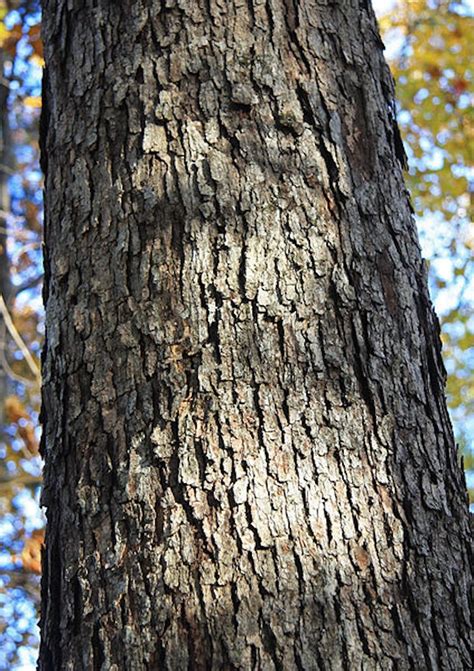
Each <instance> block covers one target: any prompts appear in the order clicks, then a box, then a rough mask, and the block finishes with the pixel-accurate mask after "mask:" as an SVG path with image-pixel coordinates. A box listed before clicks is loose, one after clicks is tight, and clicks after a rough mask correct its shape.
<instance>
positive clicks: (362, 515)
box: [39, 0, 470, 671]
mask: <svg viewBox="0 0 474 671" xmlns="http://www.w3.org/2000/svg"><path fill="white" fill-rule="evenodd" d="M44 39H45V45H46V59H47V80H46V85H45V88H46V91H45V100H46V102H45V104H46V106H47V107H46V109H47V112H46V113H45V117H44V123H43V126H44V133H43V139H42V144H43V156H44V158H45V159H47V178H46V275H47V282H46V299H47V302H46V306H47V309H46V311H47V345H46V348H45V355H44V375H45V382H44V400H43V423H44V437H43V454H44V457H45V460H46V474H45V488H44V502H45V504H46V505H47V510H48V513H47V514H48V531H47V541H46V553H45V560H44V577H43V613H42V623H41V627H42V647H41V653H40V663H39V668H40V669H43V670H44V671H46V670H48V671H49V670H50V669H74V670H76V669H102V670H106V669H110V670H113V669H114V670H119V669H132V670H137V671H141V670H145V669H170V670H181V669H186V668H189V669H242V670H246V669H278V670H285V671H286V670H288V669H328V670H332V669H334V670H335V669H348V670H351V671H352V670H353V669H384V670H385V669H463V668H468V666H469V660H470V649H469V608H468V603H467V597H468V585H469V580H470V563H469V556H470V555H469V552H470V546H469V528H468V522H469V518H468V509H467V503H466V490H465V482H464V479H463V475H462V473H461V469H460V467H459V464H458V461H457V456H456V449H455V445H454V441H453V436H452V431H451V425H450V421H449V418H448V415H447V411H446V404H445V399H444V392H443V388H444V369H443V364H442V362H441V358H440V342H439V334H438V324H437V321H436V318H435V316H434V314H433V311H432V308H431V304H430V300H429V297H428V293H427V285H426V277H425V270H424V267H423V262H422V259H421V255H420V249H419V245H418V242H417V235H416V230H415V225H414V222H413V218H412V215H411V211H410V204H409V200H408V195H407V193H406V190H405V187H404V183H403V177H402V170H401V164H402V163H403V162H404V160H405V158H404V154H403V149H402V148H401V147H402V145H401V141H400V138H399V135H398V130H397V127H396V123H395V120H394V103H393V85H392V80H391V77H390V74H389V72H388V69H387V66H386V65H385V62H384V60H383V55H382V44H381V41H380V38H379V36H378V32H377V27H376V22H375V18H374V15H373V12H372V9H371V7H370V5H369V4H368V3H367V2H366V1H364V0H360V1H357V0H353V1H352V2H346V3H334V4H331V3H328V4H325V3H322V2H319V3H317V2H314V1H313V0H307V1H306V2H303V1H296V0H294V1H292V0H286V1H284V0H267V1H266V2H264V1H262V0H260V1H258V0H247V1H246V2H245V1H243V0H242V1H239V0H228V1H227V2H225V3H222V2H218V1H217V0H167V1H166V2H158V1H152V0H149V1H148V2H143V1H137V2H133V3H132V2H125V1H124V2H121V3H110V2H105V1H100V0H99V2H94V3H78V2H70V3H65V2H64V1H63V0H46V1H45V3H44Z"/></svg>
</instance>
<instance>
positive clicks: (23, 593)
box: [0, 1, 43, 669]
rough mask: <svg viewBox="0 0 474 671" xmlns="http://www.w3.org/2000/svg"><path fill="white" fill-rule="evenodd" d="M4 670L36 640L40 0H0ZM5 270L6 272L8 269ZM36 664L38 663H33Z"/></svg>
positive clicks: (29, 657)
mask: <svg viewBox="0 0 474 671" xmlns="http://www.w3.org/2000/svg"><path fill="white" fill-rule="evenodd" d="M0 46H1V61H0V63H1V64H0V67H1V69H2V72H1V75H2V83H1V85H2V87H3V88H2V93H3V95H2V96H1V98H0V100H1V104H0V107H1V109H0V118H1V145H0V171H1V172H0V187H1V188H0V199H1V201H0V210H1V211H0V264H1V266H2V272H1V274H0V373H1V376H0V396H2V397H3V398H2V399H1V405H2V407H1V408H0V410H1V411H0V420H1V422H0V514H1V521H0V531H1V535H0V563H1V573H2V575H1V576H0V612H1V613H2V615H1V616H0V668H5V669H6V668H8V669H14V668H26V665H27V664H30V665H31V664H32V662H33V660H34V650H35V647H36V646H37V643H38V636H37V630H36V627H35V622H36V620H37V617H38V613H37V608H38V605H39V573H40V553H41V545H42V538H43V519H42V516H41V513H40V509H39V487H40V482H41V463H40V459H39V456H38V437H39V428H38V412H39V403H40V393H39V392H40V377H39V353H40V349H41V342H42V322H43V314H42V305H41V298H40V284H41V233H42V209H41V208H42V205H41V174H40V171H39V168H38V140H37V138H38V118H39V106H40V101H41V98H40V78H41V66H42V64H43V61H42V45H41V40H40V24H39V8H38V7H37V6H36V4H35V3H34V2H31V1H29V2H1V1H0ZM6 271H7V272H6ZM30 668H31V666H30Z"/></svg>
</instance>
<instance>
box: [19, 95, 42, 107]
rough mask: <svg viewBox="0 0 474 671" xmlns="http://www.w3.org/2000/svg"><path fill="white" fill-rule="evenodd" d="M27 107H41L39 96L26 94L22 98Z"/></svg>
mask: <svg viewBox="0 0 474 671" xmlns="http://www.w3.org/2000/svg"><path fill="white" fill-rule="evenodd" d="M23 102H24V104H25V105H26V106H27V107H37V108H39V107H41V96H27V97H26V98H25V99H24V100H23Z"/></svg>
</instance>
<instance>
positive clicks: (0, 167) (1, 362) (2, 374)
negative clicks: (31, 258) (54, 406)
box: [0, 49, 11, 431]
mask: <svg viewBox="0 0 474 671" xmlns="http://www.w3.org/2000/svg"><path fill="white" fill-rule="evenodd" d="M4 64H5V53H4V52H3V50H2V49H0V76H1V78H2V80H1V82H0V296H2V297H3V299H4V301H5V305H6V306H7V307H8V305H9V302H10V298H11V278H10V259H9V258H8V250H7V239H8V229H7V226H8V220H7V216H8V212H9V211H10V194H9V192H8V174H9V172H10V169H11V168H10V164H11V156H10V128H9V123H8V93H9V81H8V79H7V78H6V76H5V67H4ZM6 361H7V329H6V325H5V322H4V319H3V316H2V313H1V312H0V427H3V426H4V423H5V408H4V401H5V398H6V397H7V395H8V376H7V371H6V368H5V362H6ZM2 431H3V429H2Z"/></svg>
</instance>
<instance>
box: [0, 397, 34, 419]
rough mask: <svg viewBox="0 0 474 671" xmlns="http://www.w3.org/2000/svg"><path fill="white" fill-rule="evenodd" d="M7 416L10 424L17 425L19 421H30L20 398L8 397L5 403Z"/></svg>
mask: <svg viewBox="0 0 474 671" xmlns="http://www.w3.org/2000/svg"><path fill="white" fill-rule="evenodd" d="M4 407H5V414H6V416H7V418H8V420H9V421H10V422H13V423H14V424H16V423H17V422H18V420H19V419H29V418H30V417H29V415H28V413H27V412H26V409H25V406H24V405H23V403H22V402H21V401H20V399H19V398H18V396H7V398H6V399H5V401H4Z"/></svg>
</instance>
